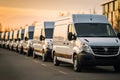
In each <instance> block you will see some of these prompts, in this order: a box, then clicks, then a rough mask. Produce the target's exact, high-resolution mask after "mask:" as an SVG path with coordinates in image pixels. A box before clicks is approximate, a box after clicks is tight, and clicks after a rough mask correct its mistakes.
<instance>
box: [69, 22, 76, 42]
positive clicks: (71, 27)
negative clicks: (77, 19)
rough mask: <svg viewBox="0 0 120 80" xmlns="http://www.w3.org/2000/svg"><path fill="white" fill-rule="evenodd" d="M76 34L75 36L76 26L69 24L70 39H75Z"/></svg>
mask: <svg viewBox="0 0 120 80" xmlns="http://www.w3.org/2000/svg"><path fill="white" fill-rule="evenodd" d="M75 39H76V36H75V31H74V27H73V25H72V24H69V25H68V40H69V41H71V40H75Z"/></svg>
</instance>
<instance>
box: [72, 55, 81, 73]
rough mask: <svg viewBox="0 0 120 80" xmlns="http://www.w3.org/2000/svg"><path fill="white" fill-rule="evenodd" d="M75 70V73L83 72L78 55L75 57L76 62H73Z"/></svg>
mask: <svg viewBox="0 0 120 80" xmlns="http://www.w3.org/2000/svg"><path fill="white" fill-rule="evenodd" d="M73 61H74V62H73V69H74V71H75V72H80V71H81V65H80V62H79V60H78V57H77V55H75V56H74V60H73Z"/></svg>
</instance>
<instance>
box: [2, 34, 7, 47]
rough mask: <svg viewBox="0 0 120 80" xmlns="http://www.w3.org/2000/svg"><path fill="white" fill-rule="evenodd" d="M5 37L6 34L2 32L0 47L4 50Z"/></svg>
mask: <svg viewBox="0 0 120 80" xmlns="http://www.w3.org/2000/svg"><path fill="white" fill-rule="evenodd" d="M5 36H6V32H2V36H1V38H2V41H1V47H2V48H5Z"/></svg>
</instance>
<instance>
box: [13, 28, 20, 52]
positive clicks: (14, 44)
mask: <svg viewBox="0 0 120 80" xmlns="http://www.w3.org/2000/svg"><path fill="white" fill-rule="evenodd" d="M18 36H19V30H15V31H14V36H13V39H14V40H13V45H12V46H13V50H14V51H16V48H17V41H18Z"/></svg>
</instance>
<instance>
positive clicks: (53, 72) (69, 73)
mask: <svg viewBox="0 0 120 80" xmlns="http://www.w3.org/2000/svg"><path fill="white" fill-rule="evenodd" d="M0 80H120V73H116V72H114V69H113V67H112V66H97V67H87V68H85V69H83V70H82V72H74V71H73V66H72V65H71V64H61V65H60V66H54V65H53V62H52V61H48V62H42V60H41V58H37V59H33V58H32V57H27V56H26V55H20V54H19V53H16V52H14V51H10V50H7V49H2V48H0Z"/></svg>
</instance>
